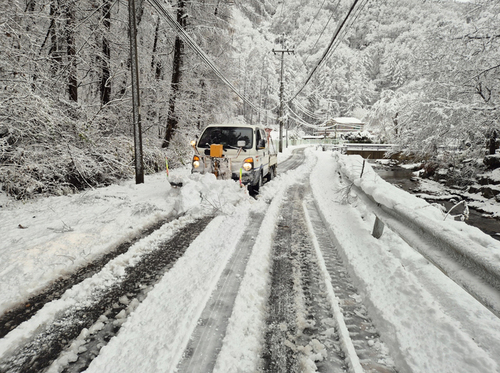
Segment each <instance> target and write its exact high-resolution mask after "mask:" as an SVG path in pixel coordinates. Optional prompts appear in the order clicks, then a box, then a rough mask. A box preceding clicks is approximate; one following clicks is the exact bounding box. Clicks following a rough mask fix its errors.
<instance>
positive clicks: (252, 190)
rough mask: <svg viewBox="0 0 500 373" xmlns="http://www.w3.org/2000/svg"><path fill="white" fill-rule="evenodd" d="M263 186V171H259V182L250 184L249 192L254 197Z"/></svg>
mask: <svg viewBox="0 0 500 373" xmlns="http://www.w3.org/2000/svg"><path fill="white" fill-rule="evenodd" d="M261 186H262V172H260V173H259V180H258V181H257V184H255V185H250V186H249V187H248V192H249V193H250V195H251V196H252V197H255V196H256V195H258V194H259V191H260V187H261Z"/></svg>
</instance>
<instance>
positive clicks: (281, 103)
mask: <svg viewBox="0 0 500 373" xmlns="http://www.w3.org/2000/svg"><path fill="white" fill-rule="evenodd" d="M273 53H274V54H276V53H281V73H280V110H279V114H278V123H279V127H280V131H279V137H280V138H279V146H278V149H279V152H280V153H282V152H283V93H284V90H285V86H284V83H283V63H284V59H285V53H287V54H291V53H294V50H293V49H288V48H287V49H273Z"/></svg>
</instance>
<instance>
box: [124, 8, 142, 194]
mask: <svg viewBox="0 0 500 373" xmlns="http://www.w3.org/2000/svg"><path fill="white" fill-rule="evenodd" d="M135 17H136V16H135V0H128V21H129V29H130V62H131V63H130V70H131V73H132V117H133V121H134V155H135V183H136V184H142V183H144V162H143V158H142V129H141V102H140V99H139V67H138V63H137V26H136V18H135Z"/></svg>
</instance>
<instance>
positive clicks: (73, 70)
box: [66, 1, 78, 102]
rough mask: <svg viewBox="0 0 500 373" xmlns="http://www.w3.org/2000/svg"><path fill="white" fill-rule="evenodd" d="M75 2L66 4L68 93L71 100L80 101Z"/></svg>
mask: <svg viewBox="0 0 500 373" xmlns="http://www.w3.org/2000/svg"><path fill="white" fill-rule="evenodd" d="M74 6H75V4H74V2H72V1H70V2H68V3H67V4H66V50H67V55H68V64H69V74H68V93H69V99H70V100H71V101H75V102H77V101H78V70H77V64H76V48H75V34H74V28H75V9H74Z"/></svg>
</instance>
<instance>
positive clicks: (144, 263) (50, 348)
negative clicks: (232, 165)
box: [0, 216, 213, 373]
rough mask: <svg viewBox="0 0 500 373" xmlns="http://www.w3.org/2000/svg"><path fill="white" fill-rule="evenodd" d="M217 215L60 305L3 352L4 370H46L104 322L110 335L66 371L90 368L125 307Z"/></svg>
mask: <svg viewBox="0 0 500 373" xmlns="http://www.w3.org/2000/svg"><path fill="white" fill-rule="evenodd" d="M212 219H213V217H211V216H210V217H205V218H202V219H200V220H197V221H195V222H192V223H190V224H187V225H186V226H184V227H183V228H181V229H180V231H179V232H178V233H177V234H175V235H174V236H173V237H172V238H170V239H169V240H167V241H164V242H161V243H160V244H159V245H158V248H157V249H156V250H155V251H153V252H150V253H148V254H145V255H143V257H141V259H140V261H139V262H138V263H136V264H135V265H133V266H131V267H126V268H125V269H124V270H125V274H124V277H123V278H122V279H121V280H120V281H119V282H118V283H114V284H112V285H108V284H106V285H105V288H104V289H102V290H97V291H92V294H89V296H90V297H91V298H92V299H88V300H87V301H85V302H79V303H78V304H76V305H74V306H73V307H69V308H67V309H62V310H60V311H59V312H58V314H57V315H56V319H55V320H53V322H51V323H49V324H48V325H45V326H44V327H42V328H39V329H41V330H38V329H37V331H36V334H35V335H33V336H32V337H30V338H28V340H27V341H25V343H23V344H22V346H20V347H19V348H17V349H15V351H14V352H13V353H11V354H10V355H9V356H7V357H4V358H3V360H2V362H1V363H0V372H1V373H13V372H22V373H36V372H40V371H42V370H43V369H45V368H46V367H47V366H49V365H50V364H51V363H52V361H54V360H55V359H56V358H57V357H58V356H59V355H60V353H61V352H62V351H63V350H64V349H65V348H67V347H69V346H70V345H71V342H72V341H73V340H74V339H75V338H77V337H78V336H79V335H80V333H81V332H82V331H84V332H85V329H87V328H91V326H92V325H94V324H96V323H99V324H103V325H102V326H100V328H101V330H104V332H105V335H104V336H102V335H101V337H100V338H99V337H98V338H94V339H95V340H98V343H97V344H96V345H95V346H94V347H95V348H96V349H97V350H93V351H92V350H91V351H90V353H88V354H82V357H83V360H84V361H83V362H82V361H80V362H78V360H76V362H73V366H69V367H68V368H66V370H65V371H67V372H73V371H81V369H85V368H86V367H87V366H88V365H89V364H90V362H91V360H92V359H93V358H94V357H95V356H96V355H97V354H98V351H99V349H100V348H101V347H103V345H105V343H106V342H107V341H108V340H109V339H110V338H111V337H112V336H113V335H114V334H116V333H117V332H118V330H119V326H120V325H121V322H120V321H118V322H115V320H116V319H117V318H118V319H122V318H123V317H125V316H126V311H125V310H126V309H127V307H128V305H129V304H130V303H131V302H130V299H135V301H133V300H132V303H136V304H137V303H138V300H137V297H138V296H140V294H142V296H145V293H147V291H148V288H151V287H152V286H153V285H154V284H155V283H156V282H158V281H159V279H161V277H162V275H163V274H164V273H165V271H167V270H168V269H169V268H171V266H172V265H173V264H174V263H175V261H176V260H177V259H178V258H180V257H181V256H182V255H183V253H184V252H185V250H186V249H187V248H188V247H189V245H190V243H191V242H192V241H193V240H194V239H195V238H196V237H197V236H198V235H199V233H200V232H202V231H203V229H204V228H205V227H206V226H207V225H208V224H209V223H210V221H212ZM109 323H110V324H109ZM97 330H99V328H97ZM85 334H87V333H85ZM90 339H92V338H90ZM80 347H83V348H81V349H80V351H82V352H86V351H85V350H86V348H85V346H80ZM87 351H88V349H87ZM70 360H72V359H70Z"/></svg>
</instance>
